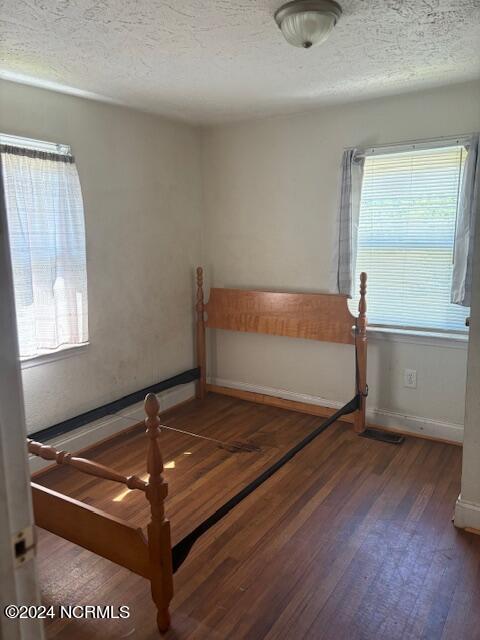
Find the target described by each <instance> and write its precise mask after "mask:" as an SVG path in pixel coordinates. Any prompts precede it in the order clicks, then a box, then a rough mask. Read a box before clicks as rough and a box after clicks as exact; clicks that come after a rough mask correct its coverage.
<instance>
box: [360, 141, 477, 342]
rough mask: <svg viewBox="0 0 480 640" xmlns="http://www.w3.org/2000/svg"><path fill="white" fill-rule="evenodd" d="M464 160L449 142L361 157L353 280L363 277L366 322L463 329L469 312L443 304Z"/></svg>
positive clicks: (447, 300) (447, 298) (447, 290)
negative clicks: (361, 172) (447, 143)
mask: <svg viewBox="0 0 480 640" xmlns="http://www.w3.org/2000/svg"><path fill="white" fill-rule="evenodd" d="M465 156H466V151H465V148H464V147H463V146H462V145H456V146H448V147H441V148H434V149H432V148H430V149H422V150H415V149H411V150H407V151H403V150H402V152H396V153H381V154H378V155H367V157H366V158H365V167H364V177H363V184H362V195H361V204H360V219H359V230H358V254H357V263H356V274H357V277H356V281H357V282H358V279H359V274H360V272H361V271H366V272H367V274H368V289H367V304H368V318H369V324H373V325H379V326H386V327H402V328H412V329H420V330H433V331H446V332H455V331H458V332H464V331H465V330H466V329H465V319H466V317H467V316H468V315H469V310H468V309H466V308H465V307H460V306H458V305H454V304H451V303H450V288H451V281H452V266H453V265H452V262H453V250H454V236H455V223H456V217H457V205H458V197H459V189H460V184H461V179H462V171H463V166H464V162H465ZM353 304H354V305H357V304H358V293H357V297H356V299H355V300H354V301H353ZM355 308H356V307H355Z"/></svg>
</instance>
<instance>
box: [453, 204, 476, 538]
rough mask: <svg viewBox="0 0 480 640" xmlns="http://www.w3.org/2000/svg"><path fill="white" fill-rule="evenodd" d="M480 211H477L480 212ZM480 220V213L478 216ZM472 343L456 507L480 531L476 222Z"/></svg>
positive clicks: (464, 523) (463, 521)
mask: <svg viewBox="0 0 480 640" xmlns="http://www.w3.org/2000/svg"><path fill="white" fill-rule="evenodd" d="M479 213H480V212H478V211H477V216H478V215H479ZM477 220H478V217H477ZM475 235H476V237H475V257H474V266H473V283H472V307H471V315H470V343H469V345H468V367H467V394H466V399H465V439H464V446H463V459H462V492H461V494H460V496H459V498H458V500H457V504H456V507H455V525H456V526H457V527H461V528H466V527H469V528H471V529H476V530H477V531H479V532H480V463H479V461H480V393H479V392H480V223H479V222H477V225H476V234H475Z"/></svg>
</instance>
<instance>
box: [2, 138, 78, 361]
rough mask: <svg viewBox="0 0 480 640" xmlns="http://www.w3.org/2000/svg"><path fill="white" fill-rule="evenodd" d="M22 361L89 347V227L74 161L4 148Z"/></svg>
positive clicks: (15, 148) (5, 180) (41, 153)
mask: <svg viewBox="0 0 480 640" xmlns="http://www.w3.org/2000/svg"><path fill="white" fill-rule="evenodd" d="M0 153H1V169H2V175H3V182H4V189H5V204H6V209H7V220H8V233H9V239H10V250H11V258H12V266H13V279H14V287H15V304H16V313H17V324H18V336H19V348H20V357H22V358H28V357H34V356H38V355H41V354H44V353H49V352H52V351H55V350H58V349H60V348H65V347H70V346H75V345H80V344H83V343H86V342H87V341H88V302H87V272H86V256H85V226H84V214H83V201H82V193H81V189H80V181H79V178H78V173H77V169H76V166H75V163H74V161H73V158H72V157H71V156H67V155H57V154H52V153H47V152H43V151H35V150H30V149H23V148H17V147H9V146H5V145H4V146H0Z"/></svg>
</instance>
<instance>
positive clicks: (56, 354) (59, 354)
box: [20, 342, 90, 370]
mask: <svg viewBox="0 0 480 640" xmlns="http://www.w3.org/2000/svg"><path fill="white" fill-rule="evenodd" d="M89 345H90V343H89V342H84V343H83V344H79V345H75V346H69V347H64V348H63V349H57V351H52V352H51V353H42V355H39V356H33V357H31V358H24V359H23V360H20V367H21V369H22V370H23V369H30V368H31V367H38V366H39V365H41V364H48V363H50V362H55V361H56V360H64V359H65V358H71V357H72V356H76V355H80V354H82V353H85V351H86V350H87V348H88V346H89Z"/></svg>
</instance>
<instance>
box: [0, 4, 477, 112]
mask: <svg viewBox="0 0 480 640" xmlns="http://www.w3.org/2000/svg"><path fill="white" fill-rule="evenodd" d="M340 3H341V5H342V8H343V11H344V13H343V16H342V18H341V19H340V22H339V23H338V25H337V27H336V28H335V29H334V31H333V33H332V34H331V37H330V38H329V40H328V41H327V42H326V43H324V44H323V45H320V46H319V47H314V48H312V49H309V50H303V49H296V48H294V47H292V46H290V45H288V44H287V43H286V41H285V40H284V39H283V37H282V35H281V32H280V31H279V30H278V28H277V26H276V24H275V22H274V19H273V13H274V12H275V10H276V9H277V8H278V7H279V5H281V4H282V0H233V1H227V0H168V1H163V0H58V1H54V0H0V29H1V32H2V33H1V44H0V77H1V76H3V77H7V78H17V77H20V78H21V77H24V78H25V77H26V78H27V79H28V78H30V79H35V80H37V81H48V82H50V83H58V84H59V85H64V86H66V87H70V88H73V89H78V90H83V91H85V92H90V93H92V94H97V95H99V96H103V97H106V98H109V99H112V100H113V101H116V102H120V103H123V104H127V105H131V106H135V107H138V108H140V109H143V110H146V111H151V112H155V113H161V114H166V115H170V116H174V117H180V118H184V119H187V120H191V121H193V122H216V121H222V120H229V119H236V118H244V117H249V116H254V115H264V114H265V115H266V114H274V113H285V112H292V111H298V110H303V109H308V108H311V107H314V106H315V105H320V104H325V103H332V102H341V101H347V100H352V99H359V98H366V97H369V96H378V95H387V94H392V93H396V92H402V91H408V90H413V89H418V88H422V87H433V86H437V85H440V84H446V83H450V82H460V81H463V80H470V79H473V78H478V77H479V76H480V0H340ZM53 86H55V85H53Z"/></svg>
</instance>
